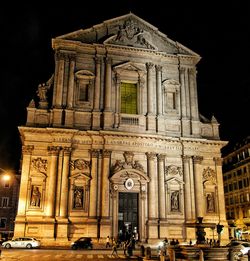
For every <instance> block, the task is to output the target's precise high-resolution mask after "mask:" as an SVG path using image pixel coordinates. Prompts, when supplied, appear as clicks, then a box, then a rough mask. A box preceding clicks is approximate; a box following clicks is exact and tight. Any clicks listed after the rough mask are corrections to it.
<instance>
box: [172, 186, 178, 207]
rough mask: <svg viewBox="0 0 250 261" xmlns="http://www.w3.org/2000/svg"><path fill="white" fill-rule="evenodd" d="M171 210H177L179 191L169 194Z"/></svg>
mask: <svg viewBox="0 0 250 261" xmlns="http://www.w3.org/2000/svg"><path fill="white" fill-rule="evenodd" d="M171 210H173V211H178V210H179V191H174V192H172V194H171Z"/></svg>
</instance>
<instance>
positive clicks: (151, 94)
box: [146, 63, 156, 132]
mask: <svg viewBox="0 0 250 261" xmlns="http://www.w3.org/2000/svg"><path fill="white" fill-rule="evenodd" d="M146 67H147V120H146V123H147V125H146V130H148V131H151V132H155V130H156V115H155V108H154V102H155V91H154V86H153V69H154V64H153V63H146Z"/></svg>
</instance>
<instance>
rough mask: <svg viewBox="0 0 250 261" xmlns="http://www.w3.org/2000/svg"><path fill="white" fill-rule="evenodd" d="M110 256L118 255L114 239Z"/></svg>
mask: <svg viewBox="0 0 250 261" xmlns="http://www.w3.org/2000/svg"><path fill="white" fill-rule="evenodd" d="M111 256H114V257H118V253H117V243H116V241H114V243H113V245H112V253H111Z"/></svg>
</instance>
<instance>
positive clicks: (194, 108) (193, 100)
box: [189, 68, 200, 137]
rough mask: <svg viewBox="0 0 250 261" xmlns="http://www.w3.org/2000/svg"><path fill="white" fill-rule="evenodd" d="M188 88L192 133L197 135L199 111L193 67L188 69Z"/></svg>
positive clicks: (198, 131)
mask: <svg viewBox="0 0 250 261" xmlns="http://www.w3.org/2000/svg"><path fill="white" fill-rule="evenodd" d="M189 88H190V106H191V120H192V135H195V136H196V137H198V136H199V135H200V120H199V112H198V97H197V87H196V70H195V68H190V69H189Z"/></svg>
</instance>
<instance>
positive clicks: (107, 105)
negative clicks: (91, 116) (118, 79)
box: [104, 57, 112, 112]
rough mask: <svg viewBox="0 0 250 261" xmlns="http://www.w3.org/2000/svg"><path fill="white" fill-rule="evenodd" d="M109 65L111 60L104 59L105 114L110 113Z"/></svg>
mask: <svg viewBox="0 0 250 261" xmlns="http://www.w3.org/2000/svg"><path fill="white" fill-rule="evenodd" d="M111 63H112V60H111V58H110V57H106V75H105V104H104V105H105V107H104V110H105V111H106V112H110V111H111V84H112V79H111Z"/></svg>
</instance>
